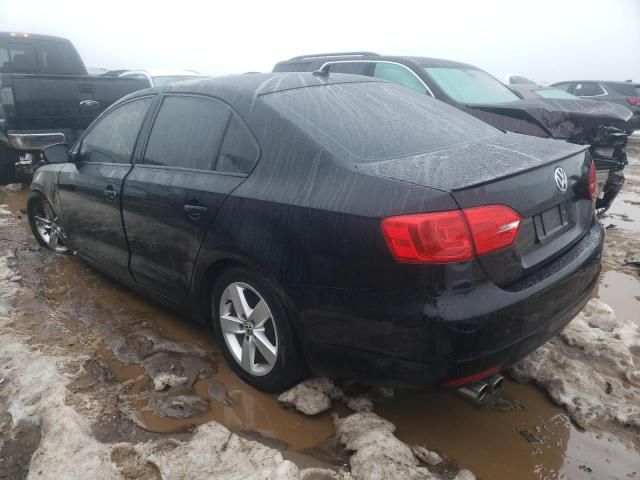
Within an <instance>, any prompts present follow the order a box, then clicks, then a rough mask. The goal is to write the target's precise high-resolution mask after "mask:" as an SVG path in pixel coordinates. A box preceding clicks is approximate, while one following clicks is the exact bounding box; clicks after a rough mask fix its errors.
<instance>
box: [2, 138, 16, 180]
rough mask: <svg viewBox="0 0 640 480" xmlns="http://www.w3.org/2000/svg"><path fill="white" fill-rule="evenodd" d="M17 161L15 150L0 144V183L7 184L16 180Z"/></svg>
mask: <svg viewBox="0 0 640 480" xmlns="http://www.w3.org/2000/svg"><path fill="white" fill-rule="evenodd" d="M15 163H16V155H15V151H14V150H13V149H11V148H9V147H6V146H4V145H0V185H6V184H8V183H11V182H13V181H14V180H15V175H16V166H15Z"/></svg>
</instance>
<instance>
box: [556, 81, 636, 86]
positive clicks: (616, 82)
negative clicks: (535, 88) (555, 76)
mask: <svg viewBox="0 0 640 480" xmlns="http://www.w3.org/2000/svg"><path fill="white" fill-rule="evenodd" d="M561 83H611V84H614V85H633V86H635V87H638V86H640V83H638V82H621V81H620V80H562V81H561V82H553V83H552V84H551V86H553V85H559V84H561Z"/></svg>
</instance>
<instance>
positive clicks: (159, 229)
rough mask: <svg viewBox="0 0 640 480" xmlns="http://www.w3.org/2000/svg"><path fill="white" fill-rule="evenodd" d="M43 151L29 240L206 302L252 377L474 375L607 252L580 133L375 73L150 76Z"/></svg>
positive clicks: (548, 325) (432, 385) (570, 297)
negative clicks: (531, 129)
mask: <svg viewBox="0 0 640 480" xmlns="http://www.w3.org/2000/svg"><path fill="white" fill-rule="evenodd" d="M44 155H45V157H46V160H47V161H48V162H49V164H48V165H45V166H44V167H43V168H40V169H39V170H38V171H37V172H36V174H35V177H34V179H33V185H32V190H33V191H32V193H31V196H30V197H29V201H28V214H29V221H30V224H31V227H32V229H33V233H34V235H35V236H36V238H37V239H38V241H39V242H40V243H41V244H42V245H43V246H45V247H47V248H50V249H52V250H54V251H56V252H66V251H76V252H77V253H78V255H80V256H81V257H82V258H83V259H84V260H86V261H87V262H88V263H89V264H91V265H93V266H94V267H95V268H97V269H98V270H100V271H102V272H104V273H106V274H107V275H110V276H112V277H114V278H116V279H118V280H119V281H121V282H123V283H125V284H126V285H128V286H130V287H131V288H133V289H136V290H138V291H140V292H143V293H145V294H147V295H149V296H151V297H153V298H154V299H156V300H158V301H160V302H162V303H164V304H165V305H167V306H169V307H172V308H174V309H177V310H179V311H181V312H183V313H186V314H188V315H190V316H192V317H195V318H197V319H199V320H201V321H203V322H211V324H212V326H213V329H214V331H215V334H216V336H217V338H218V340H219V342H220V345H221V346H222V348H223V350H224V354H225V357H226V359H227V361H228V362H229V363H230V365H231V366H232V368H233V369H234V370H235V372H237V374H238V375H239V376H240V377H242V379H244V380H245V381H246V382H248V383H250V384H251V385H254V386H255V387H257V388H259V389H261V390H264V391H278V390H282V389H284V388H286V387H289V386H291V385H292V384H294V383H295V382H296V381H298V380H300V379H301V378H302V377H303V376H304V375H305V374H306V372H307V371H308V369H310V370H312V371H313V372H315V373H318V374H326V375H330V376H333V377H336V378H350V379H358V380H360V381H362V382H368V383H374V384H383V385H389V386H405V387H417V388H422V389H436V388H440V387H442V386H445V387H446V386H458V385H462V384H465V383H466V382H470V381H472V380H474V379H477V378H481V377H483V376H485V375H488V374H489V373H492V372H495V371H498V370H500V369H501V368H504V367H507V366H508V365H510V364H512V363H514V362H515V361H517V360H518V359H520V358H522V357H523V356H524V355H526V354H527V353H529V352H530V351H532V350H533V349H535V348H536V347H538V346H539V345H541V344H542V343H544V342H545V341H547V339H549V338H550V337H551V336H553V335H555V334H556V333H557V332H558V331H559V330H561V329H562V328H563V327H564V326H565V324H566V323H567V322H569V320H570V319H571V318H572V317H573V316H574V315H575V314H576V313H577V312H578V311H579V310H580V309H581V308H582V307H583V305H584V304H585V302H586V301H587V300H588V298H589V297H590V295H591V293H592V290H593V288H594V286H595V285H596V282H597V278H598V274H599V271H600V255H601V248H602V241H603V229H602V227H601V226H600V224H599V223H598V222H597V221H595V219H594V199H595V198H596V193H597V192H596V185H595V172H594V166H593V163H592V161H591V158H590V157H589V154H588V151H586V147H582V146H578V145H572V144H569V143H566V142H561V141H554V140H545V139H540V138H536V137H530V136H523V135H519V134H514V133H505V132H503V131H501V130H498V129H496V128H494V127H491V126H489V125H488V124H486V123H484V122H482V121H480V120H478V119H476V118H474V117H472V116H470V115H468V114H466V113H464V112H461V111H460V110H458V109H455V108H453V107H451V106H449V105H446V104H444V103H442V102H440V101H438V100H435V99H433V98H429V97H427V96H425V95H420V94H419V93H417V92H414V91H412V90H410V89H407V88H404V87H402V86H399V85H396V84H394V83H390V82H386V81H380V80H375V79H372V78H367V77H360V76H355V75H342V74H335V75H334V74H330V75H325V76H323V75H320V76H317V75H313V74H311V73H290V74H247V75H239V76H232V77H223V78H216V79H207V80H199V81H191V82H184V83H181V84H176V85H172V86H165V87H159V88H153V89H147V90H142V91H139V92H136V93H134V94H131V95H129V96H127V97H125V98H124V99H122V100H120V101H119V102H117V103H116V104H114V105H113V106H111V107H110V108H109V109H108V110H107V111H105V112H104V113H103V114H102V115H101V116H100V117H99V118H98V119H97V120H96V121H95V122H94V123H93V124H92V125H91V126H90V127H89V128H88V129H87V130H86V132H84V134H83V135H82V137H81V138H80V139H79V140H78V142H77V143H76V144H75V146H73V147H72V148H71V150H70V151H67V149H66V147H65V146H63V145H58V146H53V147H50V148H48V149H47V150H45V152H44Z"/></svg>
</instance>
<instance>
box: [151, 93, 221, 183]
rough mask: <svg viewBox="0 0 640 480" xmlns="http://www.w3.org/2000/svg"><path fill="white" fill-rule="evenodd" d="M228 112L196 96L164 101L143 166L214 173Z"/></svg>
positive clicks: (216, 104)
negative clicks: (212, 171) (159, 166)
mask: <svg viewBox="0 0 640 480" xmlns="http://www.w3.org/2000/svg"><path fill="white" fill-rule="evenodd" d="M230 117H231V110H230V109H229V107H227V106H226V105H225V104H223V103H222V102H218V101H216V100H213V99H209V98H203V97H197V96H177V95H176V96H167V97H165V98H164V100H163V102H162V105H161V106H160V110H159V111H158V115H157V116H156V119H155V121H154V124H153V128H152V129H151V134H150V136H149V142H148V143H147V149H146V152H145V155H144V163H146V164H149V165H161V166H166V167H180V168H189V169H195V170H209V171H211V170H215V168H216V160H217V158H218V153H219V151H220V147H221V144H222V137H223V136H224V133H225V130H226V128H227V124H228V123H229V119H230Z"/></svg>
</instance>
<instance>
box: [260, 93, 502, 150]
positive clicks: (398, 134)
mask: <svg viewBox="0 0 640 480" xmlns="http://www.w3.org/2000/svg"><path fill="white" fill-rule="evenodd" d="M262 98H263V100H264V101H265V102H266V103H267V104H269V105H270V106H271V107H273V108H274V109H275V110H276V111H278V112H279V113H280V114H282V115H283V116H284V117H285V118H287V119H288V120H290V121H291V122H292V123H294V124H295V125H296V126H298V127H299V128H301V129H302V130H303V131H304V132H305V133H307V134H308V135H309V136H311V137H312V138H313V139H315V140H316V141H317V142H318V143H319V144H320V145H321V146H323V147H324V148H326V149H327V150H329V151H330V152H331V153H332V154H334V155H335V156H337V157H338V158H343V159H348V160H349V161H355V162H357V163H368V162H376V161H381V160H387V159H391V158H399V157H405V156H411V155H417V154H421V153H427V152H433V151H436V150H441V149H446V148H449V147H452V146H454V145H459V144H463V143H468V142H470V141H475V140H480V139H483V138H489V137H492V136H495V135H498V134H500V133H501V132H500V131H499V130H497V129H495V128H493V127H491V126H490V125H488V124H486V123H484V122H482V121H480V120H478V119H476V118H474V117H472V116H471V115H468V114H466V113H464V112H462V111H460V110H458V109H456V108H453V107H451V106H449V105H447V104H445V103H443V102H440V101H439V100H435V99H433V98H431V97H429V96H427V95H423V94H420V93H417V92H415V91H413V90H410V89H408V88H406V87H403V86H401V85H396V84H393V83H387V82H381V83H378V82H366V83H364V82H363V83H340V84H333V85H322V86H315V87H307V88H297V89H292V90H284V91H280V92H274V93H270V94H266V95H263V96H262ZM445 159H446V157H443V160H445Z"/></svg>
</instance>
